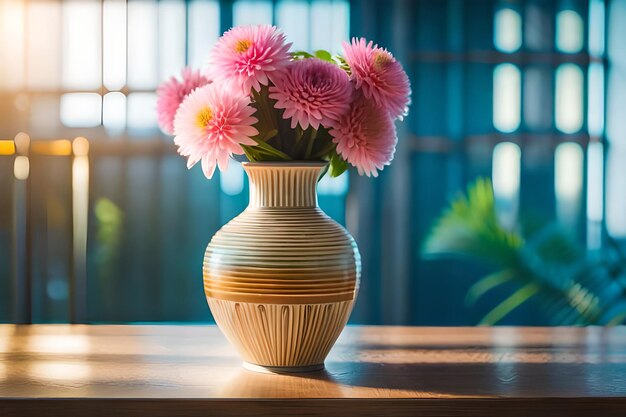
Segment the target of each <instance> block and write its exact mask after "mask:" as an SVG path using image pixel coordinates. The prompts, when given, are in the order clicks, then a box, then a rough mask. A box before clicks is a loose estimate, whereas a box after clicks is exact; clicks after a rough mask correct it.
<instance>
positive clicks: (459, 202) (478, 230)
mask: <svg viewBox="0 0 626 417" xmlns="http://www.w3.org/2000/svg"><path fill="white" fill-rule="evenodd" d="M423 254H424V255H425V256H428V257H433V256H445V255H455V256H463V257H470V258H477V259H479V260H482V261H486V262H488V263H490V264H491V265H494V266H496V267H497V268H499V270H498V271H496V272H494V273H492V274H490V275H488V276H486V277H484V278H482V279H480V280H479V281H477V282H476V283H475V284H474V285H473V286H472V287H471V288H470V289H469V291H468V294H467V298H466V301H467V303H468V304H473V303H474V302H476V301H477V300H478V299H479V298H480V297H481V296H483V295H484V294H485V293H487V292H489V291H491V290H492V289H494V288H497V287H500V286H502V285H504V284H509V285H508V286H509V287H511V288H513V290H512V293H511V294H510V295H509V296H508V297H507V298H505V299H504V300H503V301H501V302H500V303H499V304H498V305H496V306H495V307H494V308H493V309H492V310H491V311H490V312H489V313H487V314H486V315H485V317H484V318H483V319H482V320H481V324H496V323H497V322H499V321H500V320H501V319H503V318H504V317H506V316H507V315H508V314H509V313H510V312H512V311H513V310H515V309H516V308H517V307H519V306H520V305H522V304H524V303H525V302H527V301H528V300H530V299H536V300H537V301H538V303H539V305H540V306H541V307H542V308H543V310H544V312H545V313H546V315H547V317H548V319H549V320H550V322H551V323H553V324H568V325H587V324H617V323H621V322H624V320H625V319H626V266H625V264H626V262H625V260H624V257H623V255H622V254H621V252H619V250H618V249H617V247H615V248H614V249H613V250H612V251H611V252H610V253H608V254H607V256H602V257H600V258H598V259H589V258H588V257H587V255H586V253H585V251H584V250H583V249H582V248H580V246H579V245H577V244H576V242H575V241H574V240H573V239H572V238H571V237H570V236H569V235H568V234H567V233H565V232H563V231H562V230H561V229H559V228H558V227H554V226H548V227H543V228H541V229H539V230H538V231H536V232H535V233H533V234H532V235H530V236H527V237H526V236H522V235H521V234H520V233H517V232H512V231H509V230H507V229H505V228H503V227H502V226H501V225H500V224H499V222H498V219H497V215H496V211H495V199H494V195H493V189H492V187H491V183H490V182H489V181H488V180H485V179H479V180H478V181H476V182H475V183H474V184H472V185H470V186H469V187H468V190H467V195H461V196H459V197H457V198H456V199H455V200H454V201H453V202H452V203H451V204H450V207H449V208H447V209H446V210H445V211H444V213H443V214H442V216H441V217H440V218H439V219H438V220H437V221H436V222H435V225H434V226H433V228H432V230H431V233H430V235H429V236H428V238H427V239H426V241H425V243H424V247H423Z"/></svg>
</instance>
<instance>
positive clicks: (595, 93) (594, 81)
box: [587, 62, 604, 136]
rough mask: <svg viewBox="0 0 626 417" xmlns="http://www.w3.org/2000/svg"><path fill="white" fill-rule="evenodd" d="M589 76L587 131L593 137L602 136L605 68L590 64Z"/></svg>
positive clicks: (597, 64)
mask: <svg viewBox="0 0 626 417" xmlns="http://www.w3.org/2000/svg"><path fill="white" fill-rule="evenodd" d="M587 76H588V79H589V81H588V84H587V101H588V104H587V130H588V132H589V134H590V135H591V136H600V135H602V133H603V131H604V66H603V65H602V64H600V63H597V62H594V63H592V64H590V65H589V72H588V74H587Z"/></svg>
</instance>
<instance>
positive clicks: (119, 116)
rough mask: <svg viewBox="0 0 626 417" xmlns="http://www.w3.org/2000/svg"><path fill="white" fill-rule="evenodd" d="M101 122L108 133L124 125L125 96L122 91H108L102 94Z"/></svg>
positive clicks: (120, 128)
mask: <svg viewBox="0 0 626 417" xmlns="http://www.w3.org/2000/svg"><path fill="white" fill-rule="evenodd" d="M102 124H103V125H104V127H105V129H107V131H109V133H110V134H115V133H118V132H120V131H122V130H124V128H125V127H126V96H125V95H124V94H122V93H108V94H106V95H105V96H104V103H103V109H102Z"/></svg>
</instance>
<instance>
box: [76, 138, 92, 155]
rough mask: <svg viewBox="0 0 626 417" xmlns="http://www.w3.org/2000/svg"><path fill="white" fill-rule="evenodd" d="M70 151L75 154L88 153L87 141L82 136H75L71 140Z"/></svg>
mask: <svg viewBox="0 0 626 417" xmlns="http://www.w3.org/2000/svg"><path fill="white" fill-rule="evenodd" d="M72 151H74V155H76V156H87V154H88V153H89V141H88V140H87V139H86V138H83V137H82V136H79V137H77V138H76V139H74V141H73V142H72Z"/></svg>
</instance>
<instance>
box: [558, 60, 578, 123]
mask: <svg viewBox="0 0 626 417" xmlns="http://www.w3.org/2000/svg"><path fill="white" fill-rule="evenodd" d="M555 95H556V100H555V123H556V128H557V129H559V130H560V131H561V132H563V133H574V132H578V131H579V130H580V128H581V127H582V125H583V72H582V71H581V69H580V68H579V67H578V66H576V65H574V64H563V65H561V66H559V68H558V69H557V70H556V92H555Z"/></svg>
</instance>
